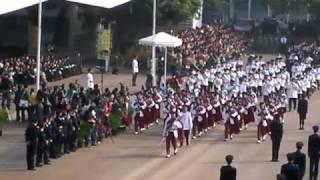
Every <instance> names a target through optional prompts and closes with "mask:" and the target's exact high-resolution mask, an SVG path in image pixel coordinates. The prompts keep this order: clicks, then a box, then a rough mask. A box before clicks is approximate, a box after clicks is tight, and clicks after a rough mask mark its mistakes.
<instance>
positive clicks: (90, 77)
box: [87, 73, 94, 89]
mask: <svg viewBox="0 0 320 180" xmlns="http://www.w3.org/2000/svg"><path fill="white" fill-rule="evenodd" d="M93 87H94V80H93V75H92V74H91V73H88V74H87V88H88V89H93Z"/></svg>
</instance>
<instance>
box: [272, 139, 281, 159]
mask: <svg viewBox="0 0 320 180" xmlns="http://www.w3.org/2000/svg"><path fill="white" fill-rule="evenodd" d="M280 143H281V139H280V138H276V139H272V160H276V161H277V160H278V159H279V149H280Z"/></svg>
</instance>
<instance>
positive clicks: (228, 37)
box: [175, 24, 248, 61]
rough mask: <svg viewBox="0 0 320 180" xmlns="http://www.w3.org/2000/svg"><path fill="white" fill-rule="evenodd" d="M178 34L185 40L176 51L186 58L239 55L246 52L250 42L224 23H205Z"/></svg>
mask: <svg viewBox="0 0 320 180" xmlns="http://www.w3.org/2000/svg"><path fill="white" fill-rule="evenodd" d="M176 35H177V36H178V37H179V38H181V39H182V40H183V44H182V46H180V47H178V48H176V49H175V52H176V53H177V54H178V55H179V56H181V57H182V58H184V59H187V58H192V59H194V60H204V61H207V60H208V59H210V58H214V59H220V58H222V57H225V56H229V57H230V56H239V55H241V54H242V53H244V52H245V50H246V47H247V44H248V41H247V39H246V38H245V37H244V35H243V34H240V33H236V32H234V31H233V30H232V28H230V27H228V26H226V25H223V24H214V25H204V26H202V27H201V28H197V29H187V30H185V31H182V32H180V33H178V34H176Z"/></svg>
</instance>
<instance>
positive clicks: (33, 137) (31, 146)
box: [25, 124, 38, 170]
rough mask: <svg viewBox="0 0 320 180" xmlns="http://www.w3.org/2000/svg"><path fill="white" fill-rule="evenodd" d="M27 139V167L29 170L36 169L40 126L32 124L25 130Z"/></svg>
mask: <svg viewBox="0 0 320 180" xmlns="http://www.w3.org/2000/svg"><path fill="white" fill-rule="evenodd" d="M25 139H26V143H27V167H28V170H33V169H34V165H35V163H34V157H35V155H36V152H37V144H38V128H37V126H36V125H35V124H30V125H29V126H28V127H27V129H26V132H25Z"/></svg>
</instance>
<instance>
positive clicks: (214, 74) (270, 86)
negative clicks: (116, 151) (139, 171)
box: [132, 56, 320, 157]
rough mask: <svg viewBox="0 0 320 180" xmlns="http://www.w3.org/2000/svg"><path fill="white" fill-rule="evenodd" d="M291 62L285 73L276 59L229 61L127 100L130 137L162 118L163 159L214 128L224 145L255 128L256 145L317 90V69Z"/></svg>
mask: <svg viewBox="0 0 320 180" xmlns="http://www.w3.org/2000/svg"><path fill="white" fill-rule="evenodd" d="M294 57H295V56H294ZM294 61H295V62H294V66H292V68H291V69H290V71H287V67H286V62H285V59H284V58H282V57H280V56H279V57H277V58H276V59H275V60H270V61H263V60H262V57H256V56H250V57H249V60H248V63H247V64H246V65H244V63H243V62H242V61H240V60H238V59H228V60H225V61H224V62H222V63H220V64H218V65H216V66H215V67H211V68H209V69H203V70H201V71H196V70H192V71H191V73H190V74H191V75H190V76H187V77H185V78H184V83H183V84H182V85H181V86H178V87H177V88H176V89H173V88H171V87H170V86H169V87H167V90H165V91H160V92H159V91H157V90H156V89H151V90H148V91H143V92H141V93H139V94H138V95H135V96H134V97H132V102H133V105H134V110H135V113H134V120H135V121H134V122H135V133H136V134H138V133H139V132H142V131H144V130H145V128H147V127H149V125H152V124H153V123H158V122H159V119H160V118H161V119H164V128H163V136H164V137H165V139H166V146H167V147H166V149H167V155H166V157H170V144H172V145H173V149H174V154H176V153H177V152H178V147H177V144H178V143H177V141H178V142H179V144H180V146H183V143H184V139H185V140H186V145H189V144H190V139H191V138H192V139H196V138H199V137H201V136H202V135H203V134H205V133H207V132H208V131H209V130H211V129H213V128H214V127H215V126H216V125H217V124H224V127H225V133H224V134H225V141H228V140H232V139H233V138H234V136H235V135H237V134H240V133H241V131H243V130H246V129H247V128H248V126H249V124H255V125H256V126H257V143H261V142H263V141H265V140H266V138H267V135H268V134H270V130H271V123H272V121H273V120H274V119H277V120H280V121H281V122H282V123H284V114H285V113H286V112H287V107H289V109H288V110H289V111H291V110H292V109H296V108H297V107H296V102H297V99H298V98H303V97H304V96H308V97H310V96H311V94H312V92H313V91H314V90H316V89H317V87H318V86H319V80H320V69H319V68H312V66H311V64H310V62H309V61H306V59H299V58H294ZM183 87H185V88H183Z"/></svg>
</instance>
